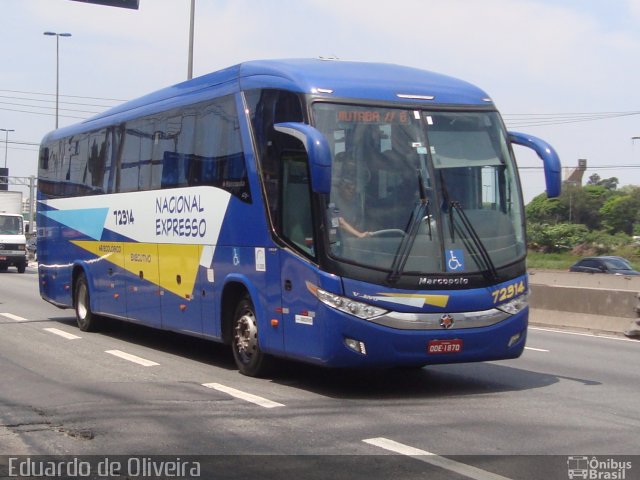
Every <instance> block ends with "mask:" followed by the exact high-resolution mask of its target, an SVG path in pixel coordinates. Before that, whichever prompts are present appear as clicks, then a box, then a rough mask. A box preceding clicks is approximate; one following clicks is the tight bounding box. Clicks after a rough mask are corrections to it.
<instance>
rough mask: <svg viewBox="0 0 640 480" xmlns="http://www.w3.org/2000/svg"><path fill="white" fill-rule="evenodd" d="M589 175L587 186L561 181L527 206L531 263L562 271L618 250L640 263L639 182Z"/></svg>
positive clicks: (535, 266)
mask: <svg viewBox="0 0 640 480" xmlns="http://www.w3.org/2000/svg"><path fill="white" fill-rule="evenodd" d="M617 187H618V179H617V178H615V177H613V178H607V179H601V178H600V176H599V175H597V174H593V175H591V177H589V180H588V182H587V184H586V185H585V186H578V185H571V184H566V183H565V184H564V185H563V187H562V194H561V195H560V196H559V197H558V198H552V199H549V198H547V195H546V194H545V193H543V194H541V195H538V196H537V197H535V198H534V199H533V200H532V201H531V202H530V203H529V204H528V205H527V206H526V214H527V240H528V248H529V258H528V262H527V263H528V266H529V268H553V269H562V270H566V269H567V268H569V266H570V265H572V264H573V263H574V262H576V261H577V260H578V259H580V258H582V257H585V256H589V255H619V256H621V257H625V258H626V259H628V260H629V261H630V262H631V263H632V264H633V266H634V267H635V268H638V267H640V187H637V186H625V187H623V188H620V189H618V188H617Z"/></svg>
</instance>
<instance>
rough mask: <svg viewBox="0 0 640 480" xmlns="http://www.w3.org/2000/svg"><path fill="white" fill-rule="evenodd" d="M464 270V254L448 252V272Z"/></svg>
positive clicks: (455, 251) (457, 251)
mask: <svg viewBox="0 0 640 480" xmlns="http://www.w3.org/2000/svg"><path fill="white" fill-rule="evenodd" d="M461 270H464V252H463V251H462V250H447V272H458V271H461Z"/></svg>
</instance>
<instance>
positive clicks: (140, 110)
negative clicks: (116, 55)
mask: <svg viewBox="0 0 640 480" xmlns="http://www.w3.org/2000/svg"><path fill="white" fill-rule="evenodd" d="M253 88H281V89H287V90H291V91H294V92H299V93H305V94H314V95H316V96H318V97H325V98H328V99H331V98H335V99H357V100H370V101H385V102H401V103H405V104H406V103H407V102H411V103H416V102H418V103H420V104H423V105H425V106H427V105H438V106H442V105H469V106H473V105H475V106H479V105H485V106H486V105H492V102H491V99H490V98H489V97H488V95H487V94H486V93H485V92H484V91H482V90H481V89H479V88H477V87H475V86H474V85H471V84H470V83H467V82H465V81H462V80H459V79H456V78H453V77H449V76H446V75H442V74H438V73H434V72H429V71H425V70H420V69H416V68H412V67H405V66H400V65H393V64H384V63H365V62H346V61H339V60H322V59H286V60H254V61H248V62H244V63H240V64H238V65H234V66H232V67H229V68H226V69H223V70H219V71H217V72H213V73H209V74H206V75H203V76H201V77H197V78H194V79H192V80H187V81H185V82H182V83H178V84H176V85H173V86H170V87H166V88H163V89H161V90H158V91H156V92H153V93H150V94H148V95H145V96H143V97H140V98H137V99H134V100H130V101H128V102H125V103H123V104H121V105H118V106H116V107H114V108H111V109H109V110H107V111H105V112H103V113H100V114H98V115H96V116H94V117H92V118H90V119H88V120H85V121H83V122H81V123H78V124H76V125H72V126H70V127H65V128H62V129H60V130H57V131H55V132H51V133H50V134H49V135H47V137H45V140H53V139H56V138H61V137H66V136H70V135H74V134H76V133H80V132H84V131H88V130H93V129H98V128H103V127H104V126H106V125H110V124H114V123H120V122H123V121H126V120H127V119H129V118H136V117H139V116H144V115H149V114H153V113H156V112H158V111H162V110H165V109H169V108H173V107H177V106H180V105H185V104H190V103H194V102H196V101H201V100H205V99H207V98H211V97H216V96H219V95H223V94H227V93H233V92H237V91H239V90H248V89H253Z"/></svg>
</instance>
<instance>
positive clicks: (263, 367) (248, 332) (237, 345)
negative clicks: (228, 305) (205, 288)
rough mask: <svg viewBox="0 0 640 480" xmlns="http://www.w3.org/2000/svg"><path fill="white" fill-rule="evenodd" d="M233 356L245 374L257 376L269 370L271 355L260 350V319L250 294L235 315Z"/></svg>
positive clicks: (238, 307) (239, 304) (237, 308)
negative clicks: (257, 316)
mask: <svg viewBox="0 0 640 480" xmlns="http://www.w3.org/2000/svg"><path fill="white" fill-rule="evenodd" d="M231 345H232V348H233V358H234V359H235V361H236V365H237V366H238V370H240V373H242V374H243V375H247V376H249V377H257V376H260V375H263V374H264V373H265V372H266V371H267V370H268V364H269V357H268V356H267V355H266V354H265V353H263V352H262V350H260V345H259V343H258V320H257V318H256V312H255V308H254V306H253V303H252V302H251V298H249V296H245V297H244V298H243V299H242V300H240V302H239V303H238V306H237V307H236V310H235V313H234V315H233V340H232V342H231Z"/></svg>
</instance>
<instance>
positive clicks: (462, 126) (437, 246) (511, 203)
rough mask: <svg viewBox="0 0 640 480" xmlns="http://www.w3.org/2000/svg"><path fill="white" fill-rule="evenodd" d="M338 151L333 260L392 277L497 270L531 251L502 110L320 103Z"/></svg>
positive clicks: (318, 115)
mask: <svg viewBox="0 0 640 480" xmlns="http://www.w3.org/2000/svg"><path fill="white" fill-rule="evenodd" d="M313 111H314V120H315V124H316V126H317V127H318V128H319V129H320V130H321V131H322V132H323V133H324V134H325V135H326V137H327V139H328V140H329V144H330V146H331V148H332V153H333V164H332V185H331V192H330V195H329V201H328V208H327V211H326V219H325V220H326V222H327V224H328V227H329V228H328V231H329V235H328V241H329V252H330V254H331V255H332V256H333V257H334V258H336V259H339V260H341V261H345V262H348V263H354V264H358V265H362V266H367V267H372V268H376V269H380V270H388V271H394V270H396V271H397V273H398V274H402V273H413V274H424V273H430V272H434V273H436V272H449V273H460V274H464V273H470V272H495V271H496V269H499V268H500V267H503V266H506V265H508V264H511V263H514V262H515V261H517V260H521V259H522V258H523V257H524V255H525V253H526V251H525V250H526V249H525V241H524V227H523V209H522V201H521V195H520V190H519V183H518V178H517V173H516V166H515V162H514V160H513V158H512V156H511V153H510V150H509V147H508V144H507V136H506V132H505V130H504V127H503V124H502V122H501V120H500V117H499V115H498V113H497V112H493V111H473V112H461V111H426V110H407V109H394V108H377V107H370V106H354V105H340V104H330V103H315V104H314V107H313Z"/></svg>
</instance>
